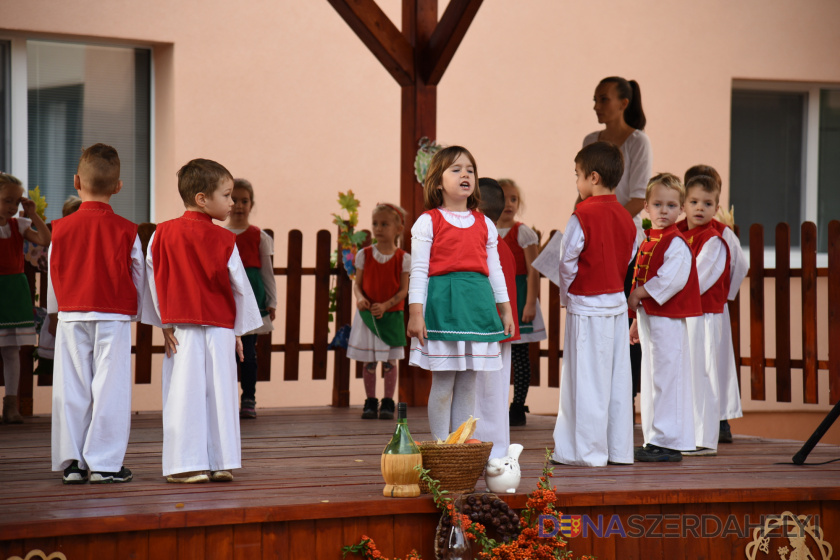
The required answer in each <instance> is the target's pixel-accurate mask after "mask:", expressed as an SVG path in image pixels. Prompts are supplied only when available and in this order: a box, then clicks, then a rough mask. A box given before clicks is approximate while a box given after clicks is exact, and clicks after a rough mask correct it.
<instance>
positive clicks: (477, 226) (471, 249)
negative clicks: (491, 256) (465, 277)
mask: <svg viewBox="0 0 840 560" xmlns="http://www.w3.org/2000/svg"><path fill="white" fill-rule="evenodd" d="M426 214H428V215H429V216H430V217H431V218H432V227H433V232H434V233H433V234H434V241H433V242H432V251H431V256H430V258H429V277H432V276H443V275H444V274H449V273H450V272H480V273H481V274H483V275H484V276H489V275H490V272H489V270H488V269H487V222H485V221H484V214H482V213H481V212H477V211H475V210H473V211H472V215H473V218H475V223H473V225H471V226H470V227H468V228H463V229H462V228H459V227H455V226H453V225H452V224H450V223H449V222H447V221H446V219H445V218H444V217H443V215H442V214H441V212H440V210H437V209H436V210H429V211H427V212H426Z"/></svg>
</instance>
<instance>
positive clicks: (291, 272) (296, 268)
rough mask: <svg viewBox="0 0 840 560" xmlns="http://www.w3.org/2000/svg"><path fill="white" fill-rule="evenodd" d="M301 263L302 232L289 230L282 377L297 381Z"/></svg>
mask: <svg viewBox="0 0 840 560" xmlns="http://www.w3.org/2000/svg"><path fill="white" fill-rule="evenodd" d="M302 265H303V234H302V233H301V232H300V230H297V229H293V230H292V231H290V232H289V248H288V265H287V267H286V268H287V269H288V272H287V275H286V353H285V355H284V356H283V358H284V359H283V379H284V380H286V381H297V379H298V364H299V359H300V311H301V305H300V304H301V301H300V299H301V298H300V292H301V268H302Z"/></svg>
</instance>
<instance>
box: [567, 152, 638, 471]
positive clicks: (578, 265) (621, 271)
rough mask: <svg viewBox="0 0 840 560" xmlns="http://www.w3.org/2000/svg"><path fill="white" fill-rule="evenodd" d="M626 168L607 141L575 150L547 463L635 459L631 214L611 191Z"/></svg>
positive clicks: (633, 232) (600, 463)
mask: <svg viewBox="0 0 840 560" xmlns="http://www.w3.org/2000/svg"><path fill="white" fill-rule="evenodd" d="M623 172H624V159H623V156H622V154H621V150H620V149H618V148H617V147H616V146H615V145H613V144H611V143H608V142H596V143H594V144H590V145H588V146H586V147H584V148H583V149H582V150H581V151H580V152H578V154H577V156H575V175H576V176H577V189H578V192H579V193H580V197H581V202H580V203H579V204H578V205H577V208H576V209H575V211H574V213H573V214H572V217H571V218H570V219H569V223H568V225H567V226H566V232H565V234H564V235H563V240H562V247H561V256H560V303H561V304H562V305H564V306H565V307H566V331H565V339H564V346H563V367H562V370H561V373H560V379H561V380H560V409H559V411H558V413H557V423H556V425H555V427H554V453H553V454H552V461H554V462H556V463H563V464H568V465H583V466H592V467H602V466H606V465H607V463H623V464H630V463H632V462H633V386H632V383H633V381H632V379H631V373H630V347H629V345H628V344H627V338H628V324H629V322H628V318H627V300H626V299H625V296H624V277H625V276H626V272H627V267H628V265H629V264H630V263H631V262H632V261H633V255H634V254H635V252H636V226H635V224H634V223H633V218H631V217H630V214H629V213H628V212H627V210H625V209H624V207H623V206H622V205H621V204H620V203H619V202H618V200H617V199H616V197H615V194H613V191H614V190H615V187H616V186H617V185H618V182H619V181H620V180H621V175H622V173H623Z"/></svg>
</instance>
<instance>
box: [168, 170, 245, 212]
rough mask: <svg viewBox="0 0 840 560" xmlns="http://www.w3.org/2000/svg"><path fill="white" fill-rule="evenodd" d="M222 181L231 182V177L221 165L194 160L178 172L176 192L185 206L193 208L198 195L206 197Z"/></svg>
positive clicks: (210, 194)
mask: <svg viewBox="0 0 840 560" xmlns="http://www.w3.org/2000/svg"><path fill="white" fill-rule="evenodd" d="M222 179H230V180H231V181H233V175H231V174H230V171H228V170H227V168H225V166H224V165H222V164H221V163H218V162H215V161H213V160H210V159H194V160H191V161H189V162H187V163H186V164H185V165H184V166H183V167H182V168H181V169H179V170H178V192H179V193H180V194H181V200H183V201H184V204H186V205H187V206H195V197H196V195H197V194H198V193H204V194H205V195H207V196H212V194H213V193H214V192H215V191H216V189H217V188H218V187H219V183H220V182H221V181H222Z"/></svg>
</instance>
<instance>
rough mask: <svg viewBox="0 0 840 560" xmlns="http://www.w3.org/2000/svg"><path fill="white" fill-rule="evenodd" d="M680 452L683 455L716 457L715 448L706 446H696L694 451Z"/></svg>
mask: <svg viewBox="0 0 840 560" xmlns="http://www.w3.org/2000/svg"><path fill="white" fill-rule="evenodd" d="M681 453H682V455H683V456H685V457H717V450H716V449H709V448H708V447H698V448H697V449H695V450H694V451H682V452H681Z"/></svg>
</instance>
